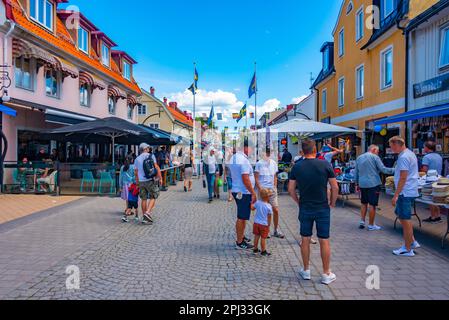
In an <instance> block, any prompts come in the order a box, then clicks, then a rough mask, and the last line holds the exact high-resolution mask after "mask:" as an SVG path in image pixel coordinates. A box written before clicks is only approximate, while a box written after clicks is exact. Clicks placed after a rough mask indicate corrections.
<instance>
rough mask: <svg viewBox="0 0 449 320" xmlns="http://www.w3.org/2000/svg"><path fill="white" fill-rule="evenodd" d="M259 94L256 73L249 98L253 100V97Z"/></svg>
mask: <svg viewBox="0 0 449 320" xmlns="http://www.w3.org/2000/svg"><path fill="white" fill-rule="evenodd" d="M256 92H257V78H256V73H255V72H254V76H253V79H252V80H251V84H250V86H249V89H248V96H249V98H250V99H251V97H252V96H253V95H254V94H255V93H256Z"/></svg>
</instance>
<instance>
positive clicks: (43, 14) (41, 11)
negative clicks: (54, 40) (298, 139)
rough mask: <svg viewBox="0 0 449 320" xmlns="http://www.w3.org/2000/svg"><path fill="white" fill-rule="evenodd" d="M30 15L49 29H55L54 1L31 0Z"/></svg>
mask: <svg viewBox="0 0 449 320" xmlns="http://www.w3.org/2000/svg"><path fill="white" fill-rule="evenodd" d="M30 17H31V19H33V20H34V21H36V22H38V23H39V24H41V25H42V26H44V27H46V28H47V29H50V30H53V2H52V1H50V0H30Z"/></svg>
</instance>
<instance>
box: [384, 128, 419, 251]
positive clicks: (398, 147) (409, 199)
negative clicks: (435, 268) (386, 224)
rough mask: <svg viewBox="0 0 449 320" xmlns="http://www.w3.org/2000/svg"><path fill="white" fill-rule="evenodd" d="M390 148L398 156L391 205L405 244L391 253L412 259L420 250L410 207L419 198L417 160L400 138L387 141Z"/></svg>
mask: <svg viewBox="0 0 449 320" xmlns="http://www.w3.org/2000/svg"><path fill="white" fill-rule="evenodd" d="M389 143H390V148H391V150H393V152H394V153H396V154H399V158H398V161H397V164H396V167H395V173H394V184H395V186H396V193H395V195H394V197H393V201H392V204H393V206H394V207H396V210H395V213H396V215H397V216H398V218H399V221H400V222H401V224H402V229H403V234H404V241H405V244H404V245H403V246H402V247H401V248H399V249H398V250H394V251H393V253H394V254H395V255H397V256H403V257H413V256H415V252H414V250H415V249H418V248H420V245H419V243H418V242H417V241H416V240H415V237H414V235H413V224H412V221H411V219H412V207H413V202H414V201H415V199H416V198H418V197H419V192H418V179H419V171H418V159H417V158H416V155H415V154H414V153H413V152H412V151H410V150H409V149H407V147H406V146H405V141H404V139H402V138H401V137H393V138H391V139H390V141H389Z"/></svg>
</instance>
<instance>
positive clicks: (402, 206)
mask: <svg viewBox="0 0 449 320" xmlns="http://www.w3.org/2000/svg"><path fill="white" fill-rule="evenodd" d="M414 201H415V198H409V197H404V196H399V198H398V202H397V203H396V210H395V211H394V212H395V213H396V215H397V216H398V218H399V220H411V219H412V207H413V203H414Z"/></svg>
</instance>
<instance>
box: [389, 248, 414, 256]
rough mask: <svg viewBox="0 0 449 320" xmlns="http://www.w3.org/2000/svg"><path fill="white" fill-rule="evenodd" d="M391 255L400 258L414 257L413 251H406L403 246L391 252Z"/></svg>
mask: <svg viewBox="0 0 449 320" xmlns="http://www.w3.org/2000/svg"><path fill="white" fill-rule="evenodd" d="M393 254H394V255H396V256H401V257H414V256H415V252H414V251H413V249H411V250H410V251H408V250H407V248H406V247H405V246H402V247H401V248H399V249H397V250H393Z"/></svg>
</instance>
